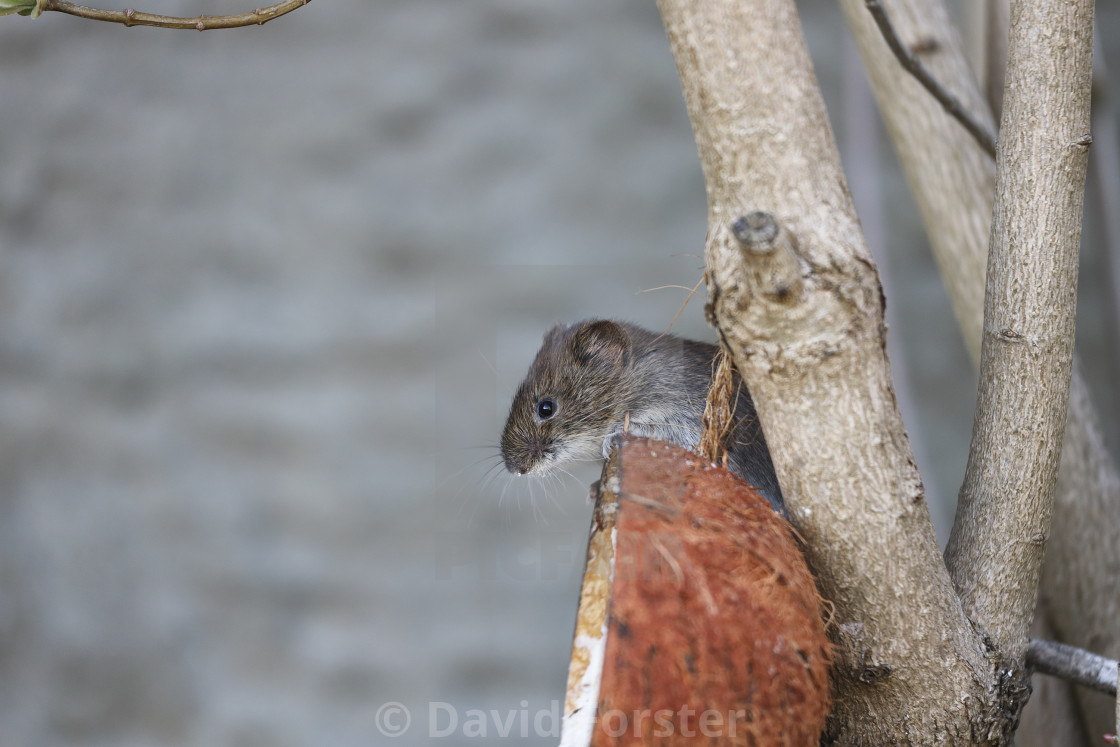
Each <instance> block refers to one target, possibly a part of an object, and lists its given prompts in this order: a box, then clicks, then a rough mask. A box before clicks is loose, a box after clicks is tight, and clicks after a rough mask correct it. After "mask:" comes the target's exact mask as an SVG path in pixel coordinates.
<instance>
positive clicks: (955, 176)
mask: <svg viewBox="0 0 1120 747" xmlns="http://www.w3.org/2000/svg"><path fill="white" fill-rule="evenodd" d="M883 4H884V6H885V7H886V8H887V11H888V12H889V14H890V16H891V19H892V21H893V23H894V25H895V27H896V28H897V29H898V31H899V34H900V35H901V36H902V39H903V41H904V42H906V43H908V44H910V45H912V46H914V45H917V44H918V42H922V44H921V45H920V46H921V47H922V48H923V49H927V50H931V51H929V52H928V53H926V54H924V55H923V56H922V60H923V62H924V64H925V65H926V66H927V67H928V68H929V69H930V70H931V71H932V72H933V74H934V75H935V76H936V77H937V79H938V80H939V81H940V82H941V83H942V85H944V86H945V87H946V88H948V89H949V90H950V91H952V92H953V93H954V94H955V95H956V96H957V98H959V99H961V100H962V101H963V102H964V103H965V104H966V106H968V107H969V109H970V110H971V111H972V112H974V113H975V114H979V113H981V112H983V111H984V97H983V95H982V94H981V93H980V92H979V90H978V89H977V87H976V83H975V79H974V78H973V76H972V74H971V72H970V70H969V68H968V65H967V64H966V62H965V58H964V54H963V52H962V49H961V45H960V43H959V40H958V39H957V36H956V33H955V31H954V30H953V28H952V27H951V25H950V23H949V16H948V13H947V11H946V9H945V7H944V4H943V3H942V2H941V0H883ZM841 6H842V7H843V9H844V13H845V15H846V17H847V19H848V23H849V26H850V27H851V29H852V32H853V35H854V36H855V38H856V43H857V45H858V47H859V50H860V54H861V56H862V57H863V60H864V67H865V68H866V70H867V71H868V76H869V77H870V79H871V83H872V87H873V89H874V91H875V96H876V99H877V100H878V102H879V108H880V111H881V112H882V114H883V119H884V122H885V123H886V126H887V130H888V132H889V133H890V135H891V138H892V140H893V141H894V143H895V146H896V148H897V150H898V154H899V159H900V160H901V162H902V166H903V169H904V170H905V172H906V176H907V179H908V180H909V182H910V188H911V190H912V191H913V193H914V196H915V199H916V201H917V203H918V206H919V208H920V210H921V212H922V217H923V220H924V221H925V225H926V230H927V233H928V235H929V238H930V242H931V244H932V246H933V250H934V255H935V257H936V259H937V262H938V265H939V267H940V268H941V271H942V278H943V279H944V281H945V285H946V288H947V289H948V291H949V295H950V298H951V299H952V302H953V308H954V310H955V311H956V315H957V319H958V321H959V322H960V324H961V329H962V332H963V334H964V340H965V343H966V345H967V347H968V349H969V351H970V352H971V353H972V355H973V358H974V360H977V361H979V357H980V342H981V334H980V332H981V326H982V319H983V288H984V284H983V282H982V278H983V277H984V272H985V270H984V267H985V261H986V257H987V244H988V238H989V230H988V227H989V223H990V219H991V214H992V206H993V203H994V199H995V164H994V163H992V162H991V160H990V159H988V158H987V156H986V155H985V154H984V153H983V152H982V151H981V150H980V148H979V146H977V145H976V143H974V142H973V141H972V140H971V138H970V137H969V136H968V133H966V132H965V131H964V129H963V128H962V127H961V126H960V125H959V123H957V122H956V121H954V120H953V119H952V118H951V117H949V116H948V115H947V114H946V113H945V112H944V111H943V110H942V108H941V107H940V105H938V104H937V102H936V101H934V100H933V98H932V97H931V96H929V95H924V94H923V91H922V89H921V87H920V86H919V85H918V83H917V82H916V81H915V80H914V79H913V77H912V76H911V75H910V74H909V73H907V72H906V71H905V70H903V69H902V67H901V66H900V65H899V64H898V63H897V61H896V60H895V59H894V56H893V55H892V54H891V52H890V50H889V49H888V48H887V45H886V43H885V42H884V41H883V39H882V35H881V34H880V32H879V30H878V28H876V26H875V23H874V22H873V20H872V19H871V16H870V14H869V13H868V12H867V9H866V7H865V6H864V3H863V0H841ZM1070 389H1071V391H1070V402H1069V420H1068V423H1067V426H1066V432H1065V440H1064V442H1063V446H1062V456H1061V465H1060V467H1059V470H1058V487H1057V492H1056V495H1055V497H1054V513H1053V519H1052V524H1051V531H1050V540H1049V542H1048V545H1047V549H1046V561H1045V564H1044V566H1043V577H1042V594H1043V595H1044V596H1046V597H1047V598H1048V600H1049V605H1048V609H1049V611H1050V613H1051V616H1052V622H1053V624H1054V626H1055V629H1056V631H1057V633H1058V634H1059V635H1060V637H1061V639H1062V640H1064V641H1066V642H1068V643H1071V644H1074V645H1077V646H1081V647H1083V648H1088V649H1091V650H1093V651H1095V652H1097V653H1100V654H1104V655H1106V656H1109V657H1111V658H1117V657H1118V656H1120V626H1117V625H1116V619H1117V617H1118V615H1120V511H1117V509H1116V506H1117V500H1118V499H1120V473H1118V472H1117V469H1116V466H1115V464H1114V463H1113V461H1112V460H1111V458H1110V457H1109V455H1108V453H1107V451H1106V449H1105V447H1104V442H1103V438H1102V436H1101V434H1100V429H1099V428H1098V427H1097V425H1096V422H1095V416H1094V412H1095V408H1094V407H1093V405H1092V402H1091V400H1090V398H1089V395H1088V390H1087V389H1086V386H1085V384H1084V381H1083V380H1082V379H1081V377H1080V376H1079V374H1078V364H1077V361H1076V358H1075V360H1074V365H1073V379H1072V383H1071V387H1070ZM1078 698H1079V699H1080V701H1081V703H1082V707H1083V708H1084V709H1085V710H1086V716H1087V719H1088V720H1087V723H1088V726H1089V729H1088V731H1089V733H1103V732H1104V731H1105V730H1107V729H1108V728H1109V724H1110V723H1111V719H1112V714H1111V705H1110V704H1109V703H1107V702H1106V699H1105V698H1103V697H1101V696H1098V695H1096V694H1094V693H1087V692H1084V691H1079V692H1078ZM1050 702H1052V703H1054V704H1058V705H1060V704H1062V703H1068V702H1070V701H1069V699H1063V698H1054V699H1052V700H1051V701H1050Z"/></svg>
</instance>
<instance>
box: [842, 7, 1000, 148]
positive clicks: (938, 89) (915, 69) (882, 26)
mask: <svg viewBox="0 0 1120 747" xmlns="http://www.w3.org/2000/svg"><path fill="white" fill-rule="evenodd" d="M864 3H865V4H866V5H867V10H869V11H870V12H871V17H872V18H874V19H875V24H876V25H877V26H878V27H879V31H880V32H881V33H882V34H883V39H885V40H886V42H887V46H889V47H890V48H891V51H892V52H894V56H895V57H897V58H898V61H899V62H900V63H902V67H903V68H905V69H906V71H907V72H909V73H910V74H911V75H913V76H914V77H915V78H917V79H918V82H919V83H921V84H922V85H923V86H925V89H926V90H927V91H929V92H930V93H931V94H932V95H933V97H934V98H935V99H937V101H938V103H940V104H941V106H942V107H943V108H944V109H945V111H946V112H947V113H948V114H949V115H951V116H952V117H954V118H955V119H956V120H957V121H958V122H960V123H961V124H962V125H963V126H964V128H965V129H966V130H968V132H969V134H971V135H972V137H974V138H975V139H976V142H977V143H979V144H980V147H981V148H983V149H984V150H985V151H986V152H987V153H988V155H990V156H991V157H992V158H995V157H996V141H995V138H994V137H992V133H991V132H989V131H988V128H986V127H985V126H984V125H983V124H981V123H980V122H979V121H977V120H976V118H975V117H973V116H972V113H971V112H969V111H968V110H967V109H965V108H964V106H963V105H962V104H961V102H960V101H959V100H958V99H957V97H956V96H954V95H953V94H951V93H949V92H948V91H947V90H945V88H944V87H943V86H942V85H941V84H940V83H938V82H937V79H936V78H934V77H933V75H932V74H931V73H930V72H929V70H926V67H925V65H923V64H922V62H921V60H919V59H918V58H917V57H916V56H915V55H914V53H913V52H912V51H911V50H910V49H909V47H907V46H906V45H905V44H903V43H902V40H901V39H900V38H898V32H897V31H896V30H895V28H894V24H892V23H891V19H890V18H889V17H888V16H887V11H886V10H885V9H884V8H883V4H882V2H880V0H864Z"/></svg>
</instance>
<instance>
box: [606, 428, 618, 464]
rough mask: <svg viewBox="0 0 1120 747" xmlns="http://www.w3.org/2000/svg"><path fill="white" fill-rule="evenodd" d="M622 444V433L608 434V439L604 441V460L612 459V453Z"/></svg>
mask: <svg viewBox="0 0 1120 747" xmlns="http://www.w3.org/2000/svg"><path fill="white" fill-rule="evenodd" d="M621 444H622V434H621V433H608V434H607V437H606V438H604V439H603V458H604V459H610V458H611V451H612V450H614V448H615V447H617V446H620V445H621Z"/></svg>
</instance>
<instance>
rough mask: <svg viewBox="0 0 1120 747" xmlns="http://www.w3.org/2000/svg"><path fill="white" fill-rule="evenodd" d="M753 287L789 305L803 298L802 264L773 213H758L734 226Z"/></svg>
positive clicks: (772, 298)
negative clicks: (801, 296)
mask: <svg viewBox="0 0 1120 747" xmlns="http://www.w3.org/2000/svg"><path fill="white" fill-rule="evenodd" d="M731 234H732V235H733V236H734V237H735V240H736V241H737V242H738V244H739V250H740V254H741V255H742V257H743V263H744V265H745V266H746V267H747V272H748V275H749V277H750V279H751V285H752V288H753V289H754V290H755V291H757V292H758V293H760V294H762V295H763V296H766V297H768V298H770V299H771V300H775V301H780V302H782V303H788V302H791V301H794V300H796V299H797V298H799V297H800V295H801V261H800V259H799V258H798V256H797V252H796V251H795V250H794V246H793V241H792V238H791V236H790V233H789V231H785V230H782V227H781V225H780V224H779V223H778V220H777V218H775V217H774V216H773V215H772V214H771V213H767V212H763V211H761V210H756V211H755V212H753V213H749V214H747V215H744V216H742V217H740V218H737V219H736V220H735V221H734V222H733V223H732V224H731Z"/></svg>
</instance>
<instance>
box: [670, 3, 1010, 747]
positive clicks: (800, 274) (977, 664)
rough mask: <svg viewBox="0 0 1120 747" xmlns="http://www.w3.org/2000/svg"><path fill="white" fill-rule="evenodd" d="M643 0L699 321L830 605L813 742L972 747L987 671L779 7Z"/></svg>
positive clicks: (822, 128) (993, 683)
mask: <svg viewBox="0 0 1120 747" xmlns="http://www.w3.org/2000/svg"><path fill="white" fill-rule="evenodd" d="M659 5H660V8H661V12H662V16H663V17H664V20H665V25H666V29H667V31H668V35H669V40H670V44H671V46H672V49H673V53H674V56H675V58H676V61H677V66H678V69H679V71H680V74H681V80H682V84H683V87H684V92H685V99H686V101H687V103H688V108H689V113H690V115H691V118H692V123H693V129H694V131H695V135H696V140H697V144H698V146H699V151H700V158H701V162H702V164H703V167H704V174H705V181H706V184H707V190H708V204H709V235H708V244H707V249H706V258H707V267H708V282H709V291H710V294H711V298H712V304H713V305H712V308H713V310H714V315H715V319H716V321H717V323H718V326H719V329H720V332H721V335H722V337H723V340H724V342H725V344H726V345H727V347H728V349H729V350H730V352H731V354H732V356H733V358H734V360H735V363H736V365H737V366H738V367H739V369H740V371H741V372H742V373H743V375H744V377H745V378H746V380H747V382H748V384H749V386H750V388H751V390H752V392H754V394H755V399H756V402H757V404H758V408H759V416H760V418H761V420H762V424H763V427H764V429H765V431H766V434H767V440H768V441H769V443H770V447H771V450H772V452H773V455H774V462H775V465H776V467H777V470H778V474H779V478H780V480H781V483H782V488H783V493H784V494H785V496H786V501H787V505H788V507H789V511H790V515H791V518H792V520H793V521H794V523H795V524H796V526H797V528H798V530H799V531H800V532H801V534H802V535H803V536H804V538H805V540H806V549H807V554H808V556H809V559H810V564H811V565H812V567H813V569H814V571H815V572H816V573H817V574H818V578H819V580H820V583H821V586H822V590H823V593H824V595H825V597H826V598H827V599H829V600H830V601H831V602H833V603H834V604H835V616H834V621H835V622H836V624H837V625H838V630H839V638H840V639H841V643H842V644H843V650H842V652H841V657H842V661H841V663H840V664H839V665H838V666H837V672H836V685H837V692H836V699H837V705H836V707H835V709H834V713H833V717H832V719H831V722H830V732H831V736H832V737H833V738H835V739H838V740H840V741H842V742H846V743H896V744H908V743H928V744H945V743H969V742H981V743H982V742H984V741H985V740H987V739H988V738H989V733H988V730H989V728H991V727H992V725H993V723H994V721H993V719H992V718H990V717H989V716H990V714H991V713H993V712H995V710H996V709H997V707H998V706H997V699H998V697H997V694H996V693H997V689H998V681H997V677H996V674H995V672H994V670H993V669H992V667H991V666H990V664H989V662H988V660H987V659H986V657H985V653H984V651H983V648H982V646H981V644H980V641H979V639H978V638H977V637H976V636H975V635H974V633H973V630H972V628H971V626H970V625H969V623H968V621H967V620H966V618H965V617H964V615H963V612H962V610H961V607H960V604H959V601H958V599H957V597H956V594H955V592H954V591H953V589H952V586H951V584H950V582H949V578H948V574H947V572H946V570H945V567H944V565H943V563H942V560H941V555H940V552H939V550H938V547H937V542H936V539H935V537H934V532H933V527H932V524H931V523H930V519H929V512H928V510H927V507H926V504H925V496H924V494H923V490H922V485H921V481H920V478H919V476H918V474H917V470H916V468H915V466H914V463H913V458H912V455H911V452H910V447H909V443H908V441H907V438H906V434H905V431H904V430H903V426H902V422H901V418H900V416H899V414H898V410H897V407H896V405H895V401H894V393H893V390H892V388H891V380H890V369H889V364H888V362H887V359H886V355H885V353H884V339H883V331H884V330H883V317H882V311H883V307H882V297H881V290H880V287H879V281H878V277H877V275H876V273H875V268H874V264H873V262H872V260H871V257H870V254H869V253H868V251H867V247H866V245H865V243H864V240H863V237H862V235H861V234H860V231H859V226H858V222H857V220H856V217H855V214H854V211H853V208H852V205H851V200H850V197H849V194H848V191H847V189H846V187H845V184H844V179H843V175H842V173H841V169H840V164H839V159H838V156H837V153H836V150H835V147H834V144H833V142H832V140H831V135H830V131H829V128H828V122H827V118H826V116H825V111H824V106H823V102H822V101H821V99H820V94H819V90H818V88H817V84H816V80H815V77H814V75H813V73H812V70H811V66H810V63H809V58H808V55H807V52H806V50H805V46H804V41H803V39H802V37H801V31H800V27H799V25H798V19H797V14H796V10H795V9H794V6H793V3H792V2H791V0H756V1H755V2H742V1H741V0H700V1H696V0H661V2H660V3H659ZM755 211H763V212H764V213H765V215H751V216H750V217H748V215H749V214H752V213H754V212H755ZM1004 728H1006V725H1003V726H999V727H997V728H996V729H995V731H994V732H993V733H992V734H991V736H992V737H994V738H996V739H998V738H999V735H1000V733H1002V729H1004Z"/></svg>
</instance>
